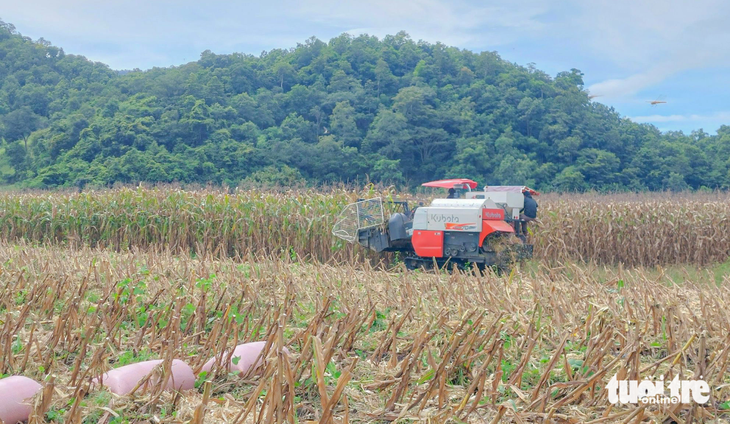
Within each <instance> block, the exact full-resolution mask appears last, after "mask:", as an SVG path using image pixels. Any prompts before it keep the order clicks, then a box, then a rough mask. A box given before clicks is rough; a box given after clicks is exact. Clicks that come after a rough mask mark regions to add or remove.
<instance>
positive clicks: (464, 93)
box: [0, 21, 730, 191]
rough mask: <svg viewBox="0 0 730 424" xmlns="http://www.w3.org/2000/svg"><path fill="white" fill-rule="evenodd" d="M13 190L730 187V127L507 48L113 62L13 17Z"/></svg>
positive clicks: (358, 44) (5, 43) (6, 78)
mask: <svg viewBox="0 0 730 424" xmlns="http://www.w3.org/2000/svg"><path fill="white" fill-rule="evenodd" d="M0 137H1V138H2V141H1V143H0V183H4V184H15V185H18V186H26V187H57V186H82V185H84V184H86V183H91V184H99V185H102V184H103V185H109V184H113V183H115V182H123V183H135V182H138V181H152V182H154V181H162V182H173V181H179V182H185V183H206V182H213V183H216V184H228V185H237V184H239V183H241V182H247V183H252V184H287V185H294V184H300V183H303V182H305V181H306V182H307V183H309V184H313V183H331V182H339V181H343V182H347V181H365V180H366V179H370V180H371V181H381V182H385V183H395V184H399V185H405V186H411V187H412V186H417V185H418V184H420V183H422V182H423V181H424V180H430V179H438V178H446V177H468V178H473V179H476V180H478V181H479V182H481V183H483V184H489V185H493V184H520V185H522V184H528V185H534V186H535V188H537V189H554V190H563V191H582V190H591V189H593V190H617V189H618V190H622V189H623V190H645V189H649V190H682V189H686V188H691V189H699V188H710V189H715V188H730V159H728V158H730V126H722V127H721V128H720V129H719V130H718V131H717V134H716V135H711V134H708V133H707V132H705V131H703V130H701V129H698V130H697V131H693V132H692V133H691V134H684V133H681V132H667V133H662V132H660V131H659V130H658V129H657V128H655V127H653V126H651V125H645V124H636V123H634V122H632V121H630V120H628V119H626V118H623V117H621V116H620V115H619V114H618V113H616V111H614V110H613V109H612V108H610V107H607V106H604V105H602V104H600V103H597V102H592V101H590V100H589V98H588V95H587V93H586V92H585V90H584V89H583V74H582V73H581V72H580V71H579V70H577V69H571V70H569V71H566V72H561V73H559V74H558V75H556V76H555V77H554V78H552V77H550V76H549V75H547V74H545V73H544V72H542V71H540V70H538V69H536V68H535V66H534V64H528V65H527V66H524V67H523V66H518V65H515V64H513V63H510V62H508V61H505V60H503V59H502V58H500V56H499V55H498V54H497V53H496V52H481V53H472V52H470V51H467V50H459V49H457V48H454V47H448V46H445V45H443V44H441V43H436V44H430V43H427V42H423V41H420V42H414V41H413V40H412V39H411V38H410V37H409V36H408V34H406V33H405V32H399V33H398V34H395V35H389V36H386V37H384V38H383V39H382V40H378V39H377V38H376V37H373V36H369V35H360V36H351V35H348V34H342V35H340V36H338V37H335V38H333V39H332V40H330V41H329V43H324V42H322V41H320V40H317V39H316V38H310V39H308V40H306V41H305V42H304V43H301V44H299V45H297V46H296V47H295V48H292V49H276V50H272V51H269V52H264V53H262V54H261V55H259V56H253V55H245V54H239V53H234V54H227V55H219V54H214V53H212V52H211V51H209V50H206V51H204V52H203V53H202V54H201V55H200V59H199V60H197V61H195V62H192V63H188V64H186V65H182V66H178V67H170V68H155V69H152V70H149V71H144V72H143V71H139V70H134V71H119V72H117V71H113V70H111V69H109V68H108V67H107V66H105V65H103V64H99V63H93V62H91V61H88V60H86V59H85V58H83V57H80V56H75V55H69V54H66V53H65V52H64V51H63V49H61V48H58V47H55V46H53V45H52V44H51V43H50V42H48V41H47V40H44V39H39V40H37V41H32V40H31V39H29V38H27V37H23V36H22V35H20V34H18V33H17V31H16V29H15V27H14V26H13V25H11V24H8V23H5V22H2V21H0Z"/></svg>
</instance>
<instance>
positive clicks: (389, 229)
mask: <svg viewBox="0 0 730 424" xmlns="http://www.w3.org/2000/svg"><path fill="white" fill-rule="evenodd" d="M422 185H423V186H425V187H441V188H447V189H449V196H448V198H446V199H434V200H433V201H432V202H431V204H430V205H429V206H421V207H415V208H411V207H410V206H409V205H408V203H407V202H405V201H397V200H395V201H394V200H387V201H384V200H383V199H381V198H375V199H367V200H361V201H358V202H356V203H352V204H350V205H348V206H347V207H346V208H345V209H344V210H343V211H342V214H341V215H340V217H339V219H338V221H337V222H336V223H335V226H334V228H333V231H332V233H333V234H334V235H335V236H337V237H339V238H341V239H343V240H346V241H348V242H350V243H358V244H360V245H361V246H364V247H367V248H369V249H372V250H374V251H376V252H402V253H403V254H404V255H405V257H404V259H403V260H404V262H405V264H406V266H407V267H408V268H409V269H414V268H417V267H424V268H431V267H432V266H434V265H436V266H438V267H443V266H446V265H455V266H458V267H461V268H464V267H466V266H467V264H473V265H475V266H477V267H479V268H485V267H490V266H494V267H497V268H498V269H502V270H504V269H507V268H509V266H510V265H511V264H512V263H514V262H515V261H518V260H521V259H528V258H531V257H532V245H530V244H527V239H526V238H525V236H524V234H522V235H520V237H517V235H518V234H516V231H515V230H517V231H518V232H519V230H520V228H521V225H523V224H524V221H525V220H526V219H529V218H526V217H524V216H522V217H521V216H520V210H522V209H523V207H524V206H525V196H526V195H525V194H524V193H529V194H530V195H538V194H539V193H537V192H536V191H534V190H532V189H530V188H528V187H524V186H492V187H485V188H484V191H481V192H479V191H472V190H474V189H476V188H477V183H476V182H474V181H472V180H466V179H452V180H439V181H431V182H428V183H424V184H422ZM386 217H387V221H386Z"/></svg>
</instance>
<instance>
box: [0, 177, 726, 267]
mask: <svg viewBox="0 0 730 424" xmlns="http://www.w3.org/2000/svg"><path fill="white" fill-rule="evenodd" d="M374 196H383V197H388V196H390V197H398V195H397V193H392V192H384V191H375V190H372V189H370V190H366V191H362V192H356V191H353V190H346V189H331V190H327V191H312V190H290V191H280V192H275V191H260V190H245V191H236V192H235V193H232V194H229V193H228V192H223V191H216V190H198V191H182V190H177V189H142V188H140V189H118V190H109V191H100V192H89V193H81V194H61V193H35V194H19V193H1V194H0V239H2V240H6V241H17V240H26V241H31V242H39V243H43V244H62V245H66V246H69V247H78V246H90V247H103V248H111V249H114V250H117V251H119V250H125V249H130V248H133V247H134V248H141V249H152V250H160V249H166V250H169V251H172V252H177V253H184V254H190V253H195V254H197V255H213V256H216V257H225V256H236V255H249V254H259V255H286V256H292V257H299V258H302V259H312V260H316V261H319V262H324V263H355V262H363V261H366V260H367V261H371V262H373V261H378V260H379V259H380V258H378V257H376V256H375V255H372V254H370V253H369V252H367V251H365V250H363V249H359V248H356V247H354V246H352V245H349V244H347V243H344V242H342V241H341V240H339V239H336V238H334V237H333V236H332V234H331V230H332V226H333V225H334V223H335V221H336V218H337V216H338V214H339V212H340V211H341V210H342V208H343V207H344V206H345V205H346V204H347V203H350V202H353V201H355V200H357V199H358V198H359V197H365V198H369V197H374ZM403 197H404V198H407V196H403ZM421 200H424V201H426V204H427V202H428V200H427V199H425V198H422V199H421ZM538 200H539V201H540V209H539V216H538V217H539V221H538V222H537V223H536V224H531V231H532V236H531V242H532V243H534V244H535V255H536V257H538V258H539V259H543V260H546V261H549V262H551V263H562V262H565V261H569V260H581V261H585V262H596V263H598V264H618V263H622V264H624V265H626V266H639V265H641V266H655V265H665V264H696V265H706V264H709V263H713V262H724V261H726V260H727V258H728V256H730V196H728V195H726V194H721V195H717V194H713V195H707V194H683V195H645V196H638V195H634V196H631V195H613V196H590V195H571V196H556V195H548V196H545V198H544V199H538Z"/></svg>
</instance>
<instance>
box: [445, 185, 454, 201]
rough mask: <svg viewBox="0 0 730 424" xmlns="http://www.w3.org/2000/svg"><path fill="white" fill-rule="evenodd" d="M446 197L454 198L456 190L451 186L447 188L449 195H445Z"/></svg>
mask: <svg viewBox="0 0 730 424" xmlns="http://www.w3.org/2000/svg"><path fill="white" fill-rule="evenodd" d="M446 198H447V199H456V190H454V189H453V188H450V189H449V195H448V196H446Z"/></svg>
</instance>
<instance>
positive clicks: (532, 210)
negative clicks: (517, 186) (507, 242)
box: [520, 190, 537, 240]
mask: <svg viewBox="0 0 730 424" xmlns="http://www.w3.org/2000/svg"><path fill="white" fill-rule="evenodd" d="M522 194H523V195H524V196H525V203H524V206H523V207H522V210H521V211H520V222H521V224H522V237H520V238H522V239H523V240H524V238H525V236H526V235H527V223H528V222H530V221H534V220H535V219H537V201H535V199H533V198H532V194H530V192H529V191H527V190H526V191H523V192H522Z"/></svg>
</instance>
